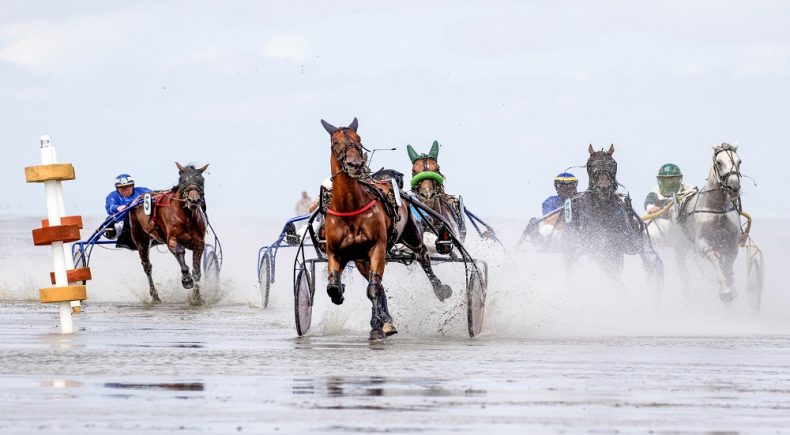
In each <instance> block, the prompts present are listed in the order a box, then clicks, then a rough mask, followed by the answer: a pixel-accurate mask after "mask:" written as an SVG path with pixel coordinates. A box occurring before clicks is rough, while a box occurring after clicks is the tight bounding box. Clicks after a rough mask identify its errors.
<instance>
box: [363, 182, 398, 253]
mask: <svg viewBox="0 0 790 435" xmlns="http://www.w3.org/2000/svg"><path fill="white" fill-rule="evenodd" d="M360 182H361V183H362V186H364V187H365V188H366V189H367V190H368V191H369V192H370V193H371V194H373V196H374V197H375V198H376V199H378V200H379V201H380V202H381V204H382V205H383V206H384V212H385V213H387V216H389V218H390V220H392V225H391V226H390V231H389V236H388V237H387V250H388V251H389V250H390V248H392V247H393V246H394V245H395V242H396V241H397V239H398V236H399V235H400V234H398V222H400V219H401V216H400V213H399V212H398V209H399V207H398V204H397V202H396V200H395V192H392V191H390V192H389V194H386V193H384V192H383V191H381V189H379V188H377V187H376V186H375V185H374V184H373V183H370V182H367V181H364V182H363V181H361V180H360Z"/></svg>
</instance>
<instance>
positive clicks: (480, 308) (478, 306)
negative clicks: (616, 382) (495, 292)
mask: <svg viewBox="0 0 790 435" xmlns="http://www.w3.org/2000/svg"><path fill="white" fill-rule="evenodd" d="M485 308H486V282H485V278H484V277H483V276H482V274H481V273H480V271H479V270H478V269H476V268H475V269H473V270H472V271H471V273H470V276H469V280H468V282H467V284H466V310H467V318H468V321H469V336H470V337H475V336H477V335H478V334H480V331H482V330H483V319H484V317H485Z"/></svg>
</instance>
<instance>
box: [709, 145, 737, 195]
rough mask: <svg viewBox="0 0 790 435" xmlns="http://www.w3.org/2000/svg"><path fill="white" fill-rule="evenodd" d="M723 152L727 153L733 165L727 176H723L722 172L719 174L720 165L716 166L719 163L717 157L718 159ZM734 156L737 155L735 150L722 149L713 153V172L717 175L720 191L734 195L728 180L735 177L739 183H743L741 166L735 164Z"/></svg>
mask: <svg viewBox="0 0 790 435" xmlns="http://www.w3.org/2000/svg"><path fill="white" fill-rule="evenodd" d="M723 152H726V153H727V157H729V159H730V163H731V166H730V170H729V171H727V173H726V174H722V173H721V172H719V165H717V164H716V163H717V161H716V157H718V156H719V154H721V153H723ZM734 154H735V150H733V149H732V148H724V149H720V150H718V151H716V152H715V153H713V171H714V172H715V173H716V182H717V183H718V184H719V188H720V189H724V190H727V191H729V192H730V193H733V192H734V191H733V190H732V188H731V187H730V186H729V185H728V184H727V179H728V178H730V177H731V176H733V175H735V176H736V177H737V178H738V181H739V182H740V181H741V168H740V166H739V165H736V164H735V158H734V157H733V155H734Z"/></svg>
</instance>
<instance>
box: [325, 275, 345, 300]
mask: <svg viewBox="0 0 790 435" xmlns="http://www.w3.org/2000/svg"><path fill="white" fill-rule="evenodd" d="M344 292H345V285H343V284H342V283H341V282H340V273H338V272H331V273H330V274H329V276H328V277H327V284H326V293H327V294H328V295H329V297H330V298H331V299H332V303H333V304H335V305H341V304H342V303H343V301H344V300H345V298H344V297H343V293H344Z"/></svg>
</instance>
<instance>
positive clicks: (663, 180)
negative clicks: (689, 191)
mask: <svg viewBox="0 0 790 435" xmlns="http://www.w3.org/2000/svg"><path fill="white" fill-rule="evenodd" d="M656 179H658V189H659V190H660V191H661V194H662V195H664V196H672V194H674V193H677V192H678V191H679V190H680V187H681V183H682V182H683V173H682V172H680V168H679V167H678V165H676V164H674V163H667V164H665V165H664V166H661V168H660V169H659V170H658V176H657V177H656Z"/></svg>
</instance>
